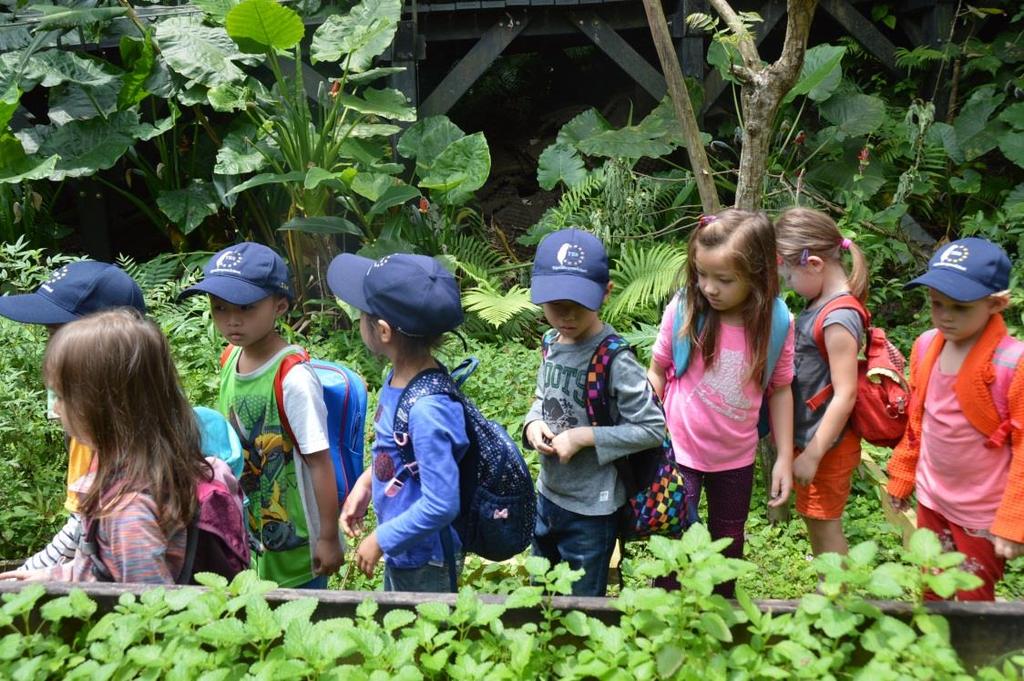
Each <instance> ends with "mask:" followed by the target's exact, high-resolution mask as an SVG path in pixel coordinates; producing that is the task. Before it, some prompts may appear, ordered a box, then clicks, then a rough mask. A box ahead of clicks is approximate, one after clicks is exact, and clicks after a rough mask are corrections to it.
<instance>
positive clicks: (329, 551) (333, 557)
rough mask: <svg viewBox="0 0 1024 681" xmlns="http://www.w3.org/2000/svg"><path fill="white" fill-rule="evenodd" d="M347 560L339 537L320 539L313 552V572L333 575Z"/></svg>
mask: <svg viewBox="0 0 1024 681" xmlns="http://www.w3.org/2000/svg"><path fill="white" fill-rule="evenodd" d="M344 562H345V554H344V553H343V552H342V550H341V542H340V541H338V538H337V537H332V538H328V539H323V538H321V539H319V540H317V542H316V550H314V552H313V572H315V573H316V574H318V575H333V574H334V573H335V572H337V571H338V568H340V567H341V564H342V563H344Z"/></svg>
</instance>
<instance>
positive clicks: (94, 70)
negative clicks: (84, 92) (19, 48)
mask: <svg viewBox="0 0 1024 681" xmlns="http://www.w3.org/2000/svg"><path fill="white" fill-rule="evenodd" d="M120 75H121V74H120V71H119V70H118V69H117V68H115V67H113V66H111V65H110V64H107V63H106V62H103V61H100V60H98V59H90V58H88V57H83V56H80V55H78V54H75V53H74V52H68V51H65V50H45V51H43V52H37V53H36V54H33V55H32V56H31V57H30V58H29V60H28V62H27V63H26V64H25V70H24V72H23V73H22V83H23V84H25V85H24V86H23V88H22V89H24V90H26V91H27V90H29V89H31V88H32V87H34V86H35V84H36V83H39V84H41V85H42V86H43V87H48V88H53V87H56V86H58V85H60V84H61V83H76V84H78V85H83V86H86V87H100V86H103V85H106V84H109V83H112V82H117V80H118V78H119V76H120Z"/></svg>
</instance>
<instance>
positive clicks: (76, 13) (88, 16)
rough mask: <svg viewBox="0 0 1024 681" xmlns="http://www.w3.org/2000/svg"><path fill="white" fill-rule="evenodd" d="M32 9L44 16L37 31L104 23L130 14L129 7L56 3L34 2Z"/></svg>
mask: <svg viewBox="0 0 1024 681" xmlns="http://www.w3.org/2000/svg"><path fill="white" fill-rule="evenodd" d="M32 9H33V10H36V11H38V12H40V13H41V14H42V15H43V16H42V18H41V19H40V20H39V23H37V24H36V30H37V31H49V30H52V29H55V28H80V27H84V26H89V25H91V24H96V23H102V22H106V21H110V20H111V19H116V18H117V17H122V16H124V15H125V14H128V8H127V7H81V8H74V7H64V6H55V5H43V4H39V3H36V4H33V5H32Z"/></svg>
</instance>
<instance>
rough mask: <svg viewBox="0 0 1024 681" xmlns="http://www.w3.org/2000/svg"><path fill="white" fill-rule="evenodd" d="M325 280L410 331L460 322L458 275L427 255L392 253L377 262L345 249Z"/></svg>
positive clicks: (425, 332) (436, 330) (428, 331)
mask: <svg viewBox="0 0 1024 681" xmlns="http://www.w3.org/2000/svg"><path fill="white" fill-rule="evenodd" d="M327 285H328V286H329V287H330V289H331V291H333V292H334V295H336V296H338V297H339V298H341V299H342V300H344V301H345V302H346V303H348V304H349V305H352V306H353V307H355V308H357V309H359V310H361V311H363V312H368V313H370V314H372V315H375V316H377V317H380V318H381V319H383V320H384V321H386V322H387V323H388V324H390V325H391V326H393V327H395V328H396V329H398V330H399V331H401V332H402V333H404V334H405V335H407V336H439V335H441V334H442V333H445V332H446V331H451V330H453V329H454V328H456V327H457V326H458V325H459V324H461V323H462V318H463V315H462V300H461V299H460V297H459V285H458V283H457V282H456V281H455V277H453V276H452V275H451V272H449V271H448V270H446V269H445V268H444V267H443V266H442V265H441V263H439V262H438V261H437V260H435V259H434V258H430V257H428V256H425V255H413V254H411V253H394V254H392V255H386V256H384V257H383V258H381V259H380V260H377V261H373V260H370V259H369V258H364V257H362V256H359V255H353V254H352V253H342V254H341V255H339V256H338V257H337V258H335V259H334V260H333V261H332V262H331V266H330V267H329V268H328V269H327Z"/></svg>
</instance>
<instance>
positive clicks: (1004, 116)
mask: <svg viewBox="0 0 1024 681" xmlns="http://www.w3.org/2000/svg"><path fill="white" fill-rule="evenodd" d="M999 120H1001V121H1004V122H1006V123H1009V124H1010V125H1011V126H1013V129H1014V130H1024V102H1018V103H1017V104H1011V105H1010V106H1008V107H1006V108H1005V109H1003V110H1002V112H1000V114H999Z"/></svg>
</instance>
